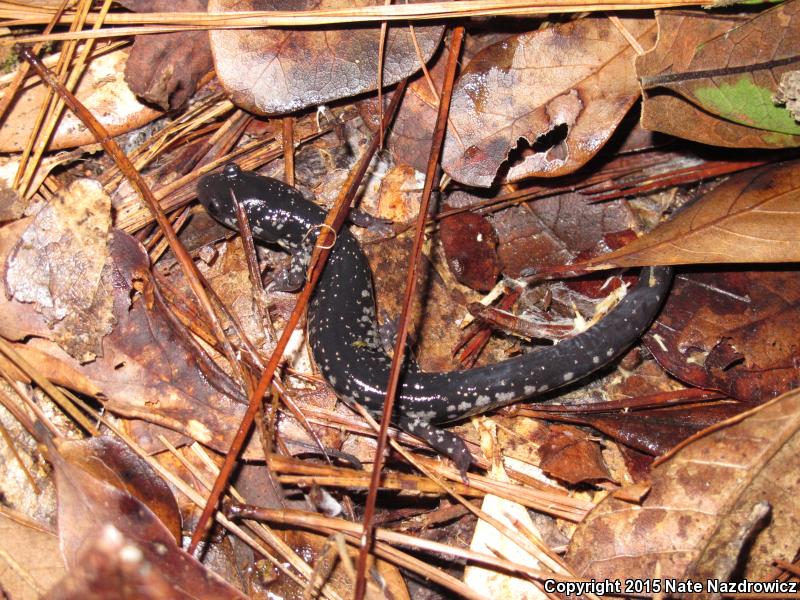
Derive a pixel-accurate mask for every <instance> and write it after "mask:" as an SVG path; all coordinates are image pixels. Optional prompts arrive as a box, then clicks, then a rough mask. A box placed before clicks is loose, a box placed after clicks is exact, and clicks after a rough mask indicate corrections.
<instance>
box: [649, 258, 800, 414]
mask: <svg viewBox="0 0 800 600" xmlns="http://www.w3.org/2000/svg"><path fill="white" fill-rule="evenodd" d="M798 322H800V273H798V272H797V271H796V270H790V271H726V272H721V273H719V272H718V273H691V274H686V275H680V276H678V277H677V278H676V280H675V283H674V284H673V288H672V292H671V293H670V295H669V298H668V299H667V302H666V304H665V306H664V309H663V310H662V311H661V315H660V316H659V317H658V320H657V321H656V322H655V323H654V324H653V327H652V328H651V329H650V332H649V333H648V334H647V336H646V337H645V343H646V345H647V347H648V348H649V349H650V351H651V352H652V353H653V356H654V357H655V358H656V360H658V362H659V363H660V364H661V365H662V366H663V367H664V368H665V369H667V370H668V371H669V372H670V373H672V374H673V375H674V376H675V377H677V378H679V379H681V380H683V381H686V382H688V383H691V384H692V385H696V386H699V387H704V388H711V389H718V390H721V391H722V392H724V393H725V394H727V395H729V396H731V397H733V398H737V399H739V400H743V401H748V402H762V401H764V400H768V399H770V398H773V397H774V396H777V395H778V394H782V393H783V392H786V391H788V390H790V389H792V388H795V387H797V386H800V345H798V344H797V341H796V333H797V332H796V324H797V323H798Z"/></svg>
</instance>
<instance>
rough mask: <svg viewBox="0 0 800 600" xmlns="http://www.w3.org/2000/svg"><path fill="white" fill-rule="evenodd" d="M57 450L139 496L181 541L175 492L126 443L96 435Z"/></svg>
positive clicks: (95, 475)
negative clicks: (173, 493)
mask: <svg viewBox="0 0 800 600" xmlns="http://www.w3.org/2000/svg"><path fill="white" fill-rule="evenodd" d="M58 452H59V454H60V455H61V457H62V458H64V460H66V461H68V462H69V463H70V465H71V467H74V468H79V469H81V470H82V471H83V472H84V473H86V474H87V475H91V476H92V477H93V478H94V479H95V480H96V481H98V482H103V483H106V484H108V485H110V486H112V487H115V488H117V489H119V490H121V491H124V492H127V493H128V494H130V495H131V496H133V497H134V498H137V499H138V500H139V501H140V502H142V503H143V504H145V505H146V506H147V508H149V509H150V510H151V511H152V512H153V514H154V515H156V516H157V517H158V519H159V520H160V521H161V523H163V525H164V527H166V528H167V530H168V531H169V532H170V533H171V534H172V538H173V539H174V540H175V542H176V543H180V541H181V515H180V513H179V512H178V504H177V502H176V501H175V497H174V496H173V495H172V491H171V490H170V489H169V486H168V485H167V484H166V483H165V482H164V480H163V479H161V477H159V476H158V475H156V473H155V471H153V470H152V469H151V468H150V467H149V466H148V465H147V463H146V462H144V461H143V460H142V459H141V458H139V457H138V456H137V455H136V454H135V453H134V452H133V450H131V449H130V448H128V446H126V445H125V444H124V443H122V442H121V441H119V440H118V439H117V438H115V437H105V436H104V437H96V438H89V439H86V440H81V441H79V442H71V441H70V442H63V443H60V444H59V445H58Z"/></svg>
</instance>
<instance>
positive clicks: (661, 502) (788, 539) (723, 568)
mask: <svg viewBox="0 0 800 600" xmlns="http://www.w3.org/2000/svg"><path fill="white" fill-rule="evenodd" d="M798 452H800V392H798V391H796V390H795V391H792V392H788V393H786V394H784V395H783V396H780V397H778V398H776V399H774V400H772V401H771V402H769V403H767V404H765V405H763V406H760V407H758V408H756V409H754V410H752V411H750V412H748V413H745V414H743V415H740V416H739V417H736V418H734V419H731V420H729V421H726V422H724V423H721V424H720V425H718V426H715V427H712V428H711V429H709V430H706V432H705V434H699V435H698V436H696V437H695V438H693V439H692V441H690V442H689V443H687V444H686V445H685V446H684V447H682V448H681V449H679V450H678V451H677V452H676V453H675V454H673V455H672V456H671V457H669V458H668V459H667V460H666V461H665V462H663V463H661V464H660V465H658V466H657V467H655V468H654V469H653V472H652V487H651V490H650V492H649V494H648V495H647V497H646V499H645V500H644V502H643V503H642V504H641V505H636V504H631V503H629V502H626V501H622V500H619V499H617V498H615V497H612V496H608V497H606V498H605V499H604V500H603V501H602V502H601V503H600V504H598V505H597V507H596V508H595V509H594V510H592V512H590V513H589V514H588V515H587V517H586V519H584V521H583V522H582V523H581V524H580V525H579V526H578V529H577V530H576V531H575V534H574V535H573V537H572V540H571V542H570V547H569V551H568V554H567V560H568V561H569V562H570V564H571V565H572V566H573V568H574V569H575V572H576V574H577V575H579V576H581V577H594V578H597V579H602V578H606V577H608V578H610V579H636V578H641V579H651V578H652V577H653V574H654V573H656V572H660V573H661V577H663V578H676V579H679V580H685V579H688V578H693V579H695V580H698V579H699V580H700V581H702V582H705V581H706V579H707V578H711V579H721V580H723V581H726V580H727V579H728V578H729V577H731V576H732V571H733V565H734V564H736V562H737V561H738V562H739V564H740V565H742V571H741V573H740V575H741V576H742V577H746V578H748V579H749V580H751V581H752V580H763V579H764V578H765V577H766V576H767V575H768V574H769V573H770V572H771V571H772V569H773V567H772V561H773V560H776V559H782V560H792V559H793V558H794V556H795V552H796V551H797V548H798V540H799V539H800V517H799V516H798V515H800V504H798V502H799V501H800V494H799V493H798V479H797V473H796V471H795V470H794V469H790V468H787V466H789V465H796V464H797V453H798ZM765 506H768V507H769V517H770V518H769V521H768V522H766V523H765V522H763V520H759V519H758V518H754V516H755V515H757V514H758V513H759V511H761V510H762V509H763V507H765ZM657 569H660V571H657ZM706 597H707V596H706Z"/></svg>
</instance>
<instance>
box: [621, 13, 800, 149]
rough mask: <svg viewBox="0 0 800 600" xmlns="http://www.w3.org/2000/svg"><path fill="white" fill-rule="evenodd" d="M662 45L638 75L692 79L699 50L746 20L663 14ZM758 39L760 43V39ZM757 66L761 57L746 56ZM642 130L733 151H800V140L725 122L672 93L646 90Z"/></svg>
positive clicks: (641, 60)
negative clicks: (691, 72) (786, 149)
mask: <svg viewBox="0 0 800 600" xmlns="http://www.w3.org/2000/svg"><path fill="white" fill-rule="evenodd" d="M656 20H657V21H658V43H657V44H656V46H655V47H654V48H653V50H651V51H650V52H648V53H646V54H644V55H642V56H640V57H639V58H638V59H637V61H636V69H637V73H638V74H639V76H640V77H642V78H644V79H647V78H653V77H663V76H665V75H670V76H675V77H680V75H679V74H680V73H686V74H687V77H688V74H689V72H690V70H691V65H692V64H693V59H694V57H695V54H696V52H698V48H699V47H701V46H703V45H704V44H705V43H707V42H709V41H711V40H715V39H717V38H718V37H720V36H724V35H726V34H727V32H729V31H731V30H733V29H734V28H736V27H737V26H739V25H742V24H743V22H745V21H746V20H745V19H744V18H743V17H740V16H736V15H725V14H709V13H708V12H699V11H698V12H692V11H661V12H659V13H657V14H656ZM754 39H755V37H754ZM743 54H744V55H745V56H749V57H750V59H752V60H755V58H756V55H757V52H756V51H755V50H754V49H753V50H752V52H750V53H748V52H747V51H745V52H744V53H743ZM645 87H646V88H647V89H646V91H645V95H644V101H643V103H642V125H643V126H644V127H646V128H647V129H651V130H654V131H661V132H663V133H668V134H670V135H675V136H678V137H681V138H684V139H689V140H694V141H696V142H702V143H704V144H713V145H716V146H725V147H731V148H784V147H795V146H798V145H800V136H798V135H792V134H788V133H777V132H774V131H768V130H766V129H759V128H755V127H750V126H748V125H745V124H741V123H737V122H735V121H733V120H728V119H724V118H720V117H719V116H718V115H716V114H713V113H711V112H708V111H707V110H704V109H703V108H702V107H701V106H698V105H697V104H696V103H693V102H692V101H691V100H688V99H687V98H686V97H685V96H682V95H680V94H679V93H676V92H674V91H669V90H668V88H667V87H662V86H658V87H655V88H653V87H652V86H648V85H645Z"/></svg>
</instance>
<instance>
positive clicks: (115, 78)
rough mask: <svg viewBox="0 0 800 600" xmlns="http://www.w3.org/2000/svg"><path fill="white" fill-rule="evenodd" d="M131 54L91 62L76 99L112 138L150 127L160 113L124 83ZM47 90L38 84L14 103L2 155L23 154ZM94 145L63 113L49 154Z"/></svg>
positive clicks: (2, 136) (2, 133)
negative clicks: (141, 99) (135, 94)
mask: <svg viewBox="0 0 800 600" xmlns="http://www.w3.org/2000/svg"><path fill="white" fill-rule="evenodd" d="M127 60H128V50H127V49H124V50H115V51H114V52H108V53H105V54H98V56H96V57H95V58H93V59H92V60H91V61H90V62H89V66H88V68H87V70H86V73H84V75H83V77H82V78H81V81H80V83H79V84H78V88H77V90H76V94H75V95H76V96H77V97H78V100H80V101H81V103H82V104H83V105H84V106H85V107H86V108H87V110H89V112H91V113H92V114H93V115H94V116H95V118H96V119H97V120H98V121H100V124H101V125H103V127H104V128H105V129H106V130H107V131H108V132H109V135H111V136H117V135H120V134H122V133H125V132H126V131H130V130H132V129H136V128H137V127H141V126H142V125H145V124H146V123H149V122H150V121H152V120H153V119H155V118H156V117H158V116H160V115H161V113H160V112H159V111H156V110H154V109H152V108H149V107H147V106H145V105H143V104H142V103H141V102H139V101H138V100H137V99H136V97H135V96H134V95H133V92H131V90H130V88H129V87H128V84H126V83H125V79H124V76H123V72H124V70H125V62H126V61H127ZM45 94H46V90H45V88H44V87H43V86H42V84H41V83H40V82H39V83H36V84H35V85H33V86H32V87H28V88H25V91H24V92H23V93H22V95H21V96H19V97H18V98H17V99H16V101H15V102H14V105H13V108H11V110H10V112H9V113H8V114H7V115H6V116H5V119H4V121H3V123H2V125H0V152H20V151H21V150H23V149H24V148H25V144H26V143H27V142H28V138H30V135H31V131H32V130H33V125H34V123H35V122H36V116H37V115H38V114H39V107H40V106H41V104H42V102H43V101H44V99H45ZM93 142H95V139H94V135H93V134H92V133H91V132H90V131H89V130H88V129H86V127H85V126H84V125H83V123H82V122H81V121H80V120H79V119H78V118H77V117H75V115H73V114H72V113H71V112H70V111H64V114H63V115H62V117H61V121H60V122H59V125H58V126H57V127H56V130H55V132H54V133H53V136H52V137H51V139H50V144H49V145H48V149H49V150H60V149H62V148H72V147H74V146H83V145H85V144H91V143H93Z"/></svg>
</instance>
